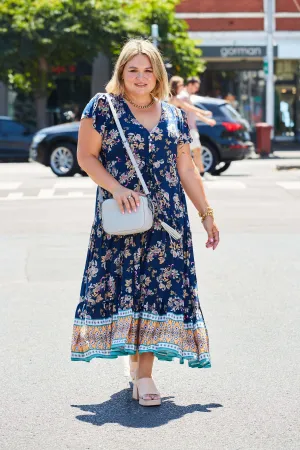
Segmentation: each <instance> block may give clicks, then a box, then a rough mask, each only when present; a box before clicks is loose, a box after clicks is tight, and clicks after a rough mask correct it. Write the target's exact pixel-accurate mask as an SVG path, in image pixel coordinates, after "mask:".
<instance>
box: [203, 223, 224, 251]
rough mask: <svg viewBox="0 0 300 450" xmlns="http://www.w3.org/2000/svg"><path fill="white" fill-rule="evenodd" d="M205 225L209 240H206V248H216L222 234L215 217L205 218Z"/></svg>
mask: <svg viewBox="0 0 300 450" xmlns="http://www.w3.org/2000/svg"><path fill="white" fill-rule="evenodd" d="M203 226H204V228H205V230H206V231H207V236H208V239H207V242H206V244H205V245H206V248H211V247H212V248H213V250H215V249H216V248H217V246H218V244H219V242H220V234H219V230H218V227H217V225H216V224H215V222H214V219H213V217H212V216H207V217H206V218H205V219H204V220H203Z"/></svg>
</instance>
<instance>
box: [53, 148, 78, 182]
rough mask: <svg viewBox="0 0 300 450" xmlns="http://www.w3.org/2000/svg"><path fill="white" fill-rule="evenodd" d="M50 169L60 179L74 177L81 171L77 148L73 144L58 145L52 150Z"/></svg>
mask: <svg viewBox="0 0 300 450" xmlns="http://www.w3.org/2000/svg"><path fill="white" fill-rule="evenodd" d="M50 167H51V170H52V172H53V173H55V175H57V176H58V177H72V176H73V175H75V173H76V172H78V170H79V166H78V163H77V159H76V147H75V145H73V144H70V143H69V142H67V143H61V144H56V146H55V147H53V149H52V150H51V154H50Z"/></svg>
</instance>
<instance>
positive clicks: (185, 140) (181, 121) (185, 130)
mask: <svg viewBox="0 0 300 450" xmlns="http://www.w3.org/2000/svg"><path fill="white" fill-rule="evenodd" d="M178 112H179V113H178V130H179V138H178V144H179V145H183V144H190V143H191V142H192V140H193V138H192V136H191V133H190V128H189V125H188V121H187V115H186V113H185V111H182V110H181V109H178Z"/></svg>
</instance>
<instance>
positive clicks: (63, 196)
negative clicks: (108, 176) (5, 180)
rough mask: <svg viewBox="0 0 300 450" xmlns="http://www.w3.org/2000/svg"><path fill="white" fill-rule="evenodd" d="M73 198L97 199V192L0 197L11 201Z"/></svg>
mask: <svg viewBox="0 0 300 450" xmlns="http://www.w3.org/2000/svg"><path fill="white" fill-rule="evenodd" d="M72 198H74V199H76V198H77V199H79V198H82V199H87V198H92V199H95V194H83V193H82V195H80V196H69V195H52V196H50V197H43V196H39V195H37V196H33V195H23V196H22V197H20V198H11V197H9V196H7V197H0V202H1V201H11V200H21V201H23V200H45V199H47V200H66V199H68V200H70V199H72Z"/></svg>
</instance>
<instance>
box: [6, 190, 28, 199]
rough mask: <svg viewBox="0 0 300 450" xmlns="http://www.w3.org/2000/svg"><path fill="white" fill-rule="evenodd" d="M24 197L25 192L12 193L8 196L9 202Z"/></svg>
mask: <svg viewBox="0 0 300 450" xmlns="http://www.w3.org/2000/svg"><path fill="white" fill-rule="evenodd" d="M23 195H24V192H10V193H9V194H8V196H7V200H19V199H20V198H22V197H23Z"/></svg>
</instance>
